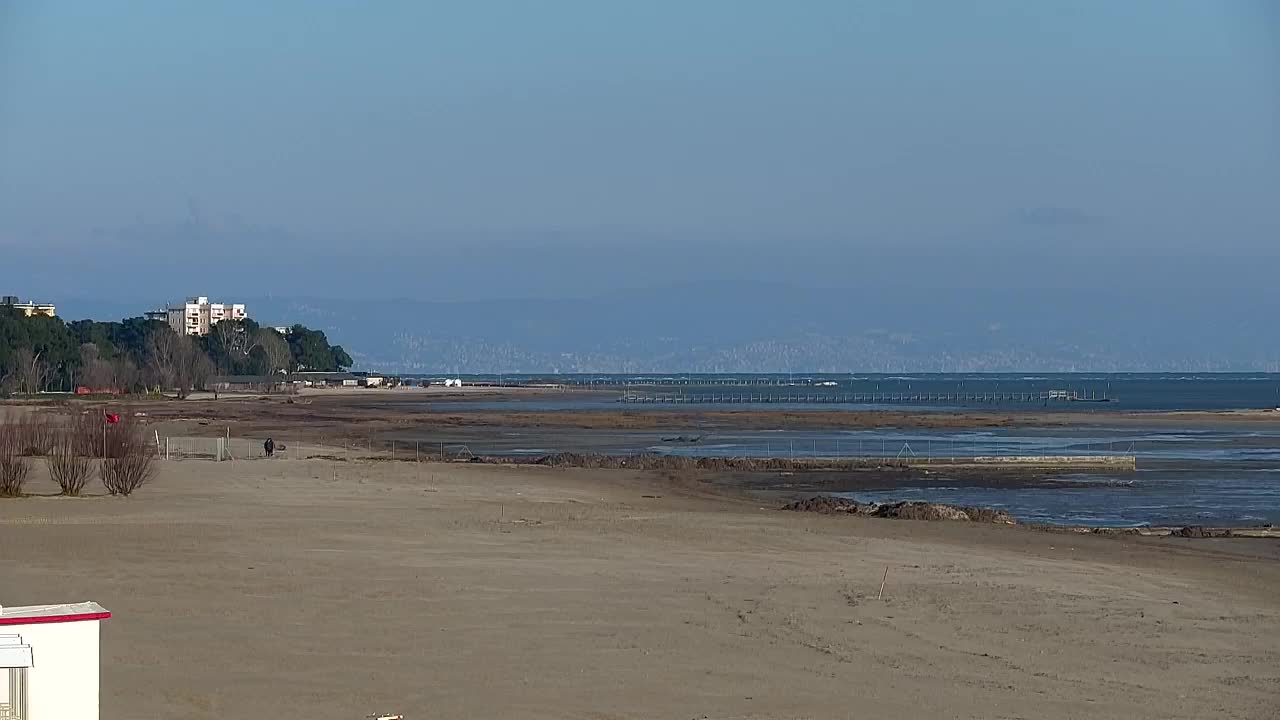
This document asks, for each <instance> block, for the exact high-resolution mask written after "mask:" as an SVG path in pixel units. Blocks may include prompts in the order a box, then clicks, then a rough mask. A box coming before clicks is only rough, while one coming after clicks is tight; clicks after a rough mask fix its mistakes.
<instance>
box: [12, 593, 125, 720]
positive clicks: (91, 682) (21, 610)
mask: <svg viewBox="0 0 1280 720" xmlns="http://www.w3.org/2000/svg"><path fill="white" fill-rule="evenodd" d="M109 617H111V613H110V612H108V611H107V610H106V609H105V608H103V607H102V606H101V605H99V604H97V603H92V602H84V603H74V604H70V605H31V606H26V607H0V718H5V720H41V719H42V718H77V720H97V718H98V625H99V623H100V622H101V621H103V620H105V619H107V618H109Z"/></svg>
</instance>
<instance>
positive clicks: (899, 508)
mask: <svg viewBox="0 0 1280 720" xmlns="http://www.w3.org/2000/svg"><path fill="white" fill-rule="evenodd" d="M782 509H783V510H790V511H793V512H816V513H823V514H826V515H837V514H845V515H860V516H862V517H878V518H894V519H897V520H958V521H961V522H980V523H995V524H1001V525H1016V524H1017V521H1016V520H1014V519H1013V516H1011V515H1009V513H1007V512H1005V511H1004V510H997V509H995V508H984V507H967V506H963V505H947V504H945V503H931V502H891V503H860V502H858V501H857V500H850V499H849V498H842V497H833V496H830V495H819V496H816V497H811V498H808V499H805V500H796V501H795V502H792V503H788V504H786V505H784V506H783V507H782Z"/></svg>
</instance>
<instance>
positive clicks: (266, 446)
mask: <svg viewBox="0 0 1280 720" xmlns="http://www.w3.org/2000/svg"><path fill="white" fill-rule="evenodd" d="M262 449H263V450H266V451H267V457H272V456H273V455H275V452H276V441H275V440H272V439H271V438H267V441H266V442H264V443H262Z"/></svg>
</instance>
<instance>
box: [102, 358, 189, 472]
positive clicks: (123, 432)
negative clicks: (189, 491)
mask: <svg viewBox="0 0 1280 720" xmlns="http://www.w3.org/2000/svg"><path fill="white" fill-rule="evenodd" d="M206 362H207V361H206ZM104 449H105V451H106V452H105V453H104V454H105V455H106V457H104V458H103V459H102V464H101V466H100V467H99V470H98V473H99V475H100V476H101V477H102V485H103V486H104V487H106V489H107V492H109V493H111V494H112V495H126V496H127V495H130V494H132V493H133V491H134V490H137V489H138V488H139V487H142V485H143V484H145V483H146V482H147V481H148V480H150V479H151V476H152V475H154V474H155V470H156V466H155V461H156V449H155V447H153V446H152V444H151V442H150V440H149V438H148V437H147V434H146V428H145V427H143V425H142V423H140V422H138V421H137V420H135V419H134V418H133V417H132V416H130V415H128V414H125V413H121V415H120V422H119V423H117V424H115V425H112V426H110V427H109V428H107V433H106V440H105V443H104Z"/></svg>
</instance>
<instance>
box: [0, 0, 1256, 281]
mask: <svg viewBox="0 0 1280 720" xmlns="http://www.w3.org/2000/svg"><path fill="white" fill-rule="evenodd" d="M1275 8H1276V4H1275V3H1272V2H1268V1H1267V0H1258V1H1257V2H1247V1H1240V2H1226V1H1224V2H1203V1H1200V0H1194V1H1188V2H1175V1H1170V0H1151V1H1149V2H1141V1H1138V0H1125V1H1123V2H1120V1H1116V0H1102V1H1098V2H1015V1H1012V0H1011V1H1009V2H978V3H953V2H941V1H940V2H905V1H890V0H885V1H883V2H855V1H854V0H806V1H805V2H793V3H787V2H779V1H773V2H748V1H746V0H679V1H675V0H672V1H663V0H646V1H645V2H626V3H624V2H604V1H601V0H581V1H574V2H569V1H567V0H553V1H548V2H532V1H528V2H484V1H482V0H476V1H474V2H448V3H445V2H426V1H420V2H373V3H370V2H313V1H308V2H283V1H276V2H232V1H230V0H227V1H223V2H208V1H200V2H175V1H173V0H164V1H156V2H129V3H111V2H100V1H99V0H85V1H83V2H72V1H66V2H58V1H56V0H50V1H48V2H37V1H35V0H32V1H31V2H21V1H9V2H6V1H4V0H0V247H6V246H7V247H9V248H10V250H11V251H13V253H14V254H12V255H11V256H10V257H11V258H16V259H17V262H10V263H7V264H5V265H7V267H6V266H5V265H0V281H2V282H0V284H2V285H4V286H5V287H15V288H17V289H18V290H20V291H21V292H23V293H24V294H31V293H34V294H38V295H44V294H47V290H46V289H52V290H54V291H56V292H60V293H67V292H70V291H71V290H73V289H77V288H78V289H81V290H85V291H86V292H92V291H100V290H101V289H102V288H104V287H105V285H104V283H103V282H102V281H101V280H100V279H98V278H94V277H93V276H92V275H91V274H89V273H86V274H85V275H76V274H75V273H76V272H81V271H87V270H88V269H90V268H91V267H92V266H93V265H94V264H95V263H97V262H99V261H100V260H101V259H106V258H112V259H115V260H117V261H119V262H120V264H121V268H120V274H119V275H117V276H115V278H114V279H113V282H117V283H119V282H120V279H121V278H125V279H130V276H129V273H130V272H131V269H135V270H136V272H142V271H143V270H146V269H149V268H150V269H159V270H167V271H173V272H172V273H171V274H169V275H168V276H167V277H164V278H162V279H159V280H155V281H154V282H155V284H156V287H157V292H159V293H161V294H169V293H175V292H181V290H180V288H182V287H187V286H188V285H192V284H195V283H200V284H201V287H202V288H205V289H207V291H208V292H211V293H215V294H218V293H225V292H249V291H252V289H253V288H254V286H255V285H260V284H262V283H263V282H266V279H265V278H267V277H269V276H265V275H256V274H254V273H253V272H247V273H243V274H235V275H234V276H228V274H227V273H225V272H221V271H220V272H215V271H214V270H211V269H210V266H211V265H218V264H221V263H222V262H224V258H225V255H226V254H228V253H240V252H243V253H249V254H252V256H254V257H269V256H270V255H271V252H272V250H273V249H274V251H275V252H276V253H277V254H278V255H279V256H287V257H291V258H292V259H291V260H290V261H289V262H290V264H291V266H292V267H297V268H299V269H301V270H306V271H308V272H312V273H315V274H318V275H322V276H324V277H326V278H329V279H331V280H332V279H333V278H336V277H337V275H336V274H334V272H335V269H338V268H341V269H345V270H350V269H352V268H353V267H357V268H363V270H364V271H363V272H357V273H356V274H355V275H353V276H352V277H351V279H350V281H349V284H348V285H346V286H345V287H344V286H340V285H335V286H334V287H331V288H330V291H329V292H327V293H325V294H328V295H341V294H343V292H350V293H352V294H366V295H367V294H374V295H392V294H406V295H412V296H417V297H429V298H453V297H458V298H461V297H483V296H486V295H503V296H511V295H519V294H521V293H531V294H542V295H548V294H556V293H560V292H563V293H565V294H574V293H577V292H591V291H593V290H595V289H597V288H599V287H601V286H603V285H605V284H607V283H622V284H627V285H633V286H634V285H642V284H645V283H646V282H647V280H646V277H648V276H649V275H648V273H650V272H651V271H653V270H654V269H656V268H659V267H660V265H658V264H652V265H651V266H650V265H645V264H644V262H643V256H644V254H645V253H646V252H647V251H650V250H665V249H670V248H672V247H676V248H681V247H683V248H690V250H689V253H690V255H689V257H690V258H691V259H692V260H697V261H701V262H704V263H708V262H711V261H714V260H717V259H718V260H719V261H718V262H712V263H711V264H713V265H715V266H716V268H717V269H716V270H714V272H717V273H719V274H720V275H721V276H723V277H724V278H727V279H730V280H732V279H734V278H744V277H754V276H759V275H762V274H772V273H779V274H780V275H781V278H780V279H783V280H787V279H796V278H805V277H807V276H808V274H809V273H814V272H816V273H817V277H818V279H819V280H820V281H822V282H825V283H827V284H833V283H834V284H838V283H839V282H840V281H841V278H842V277H845V276H846V275H847V273H843V272H840V271H837V270H836V269H834V268H833V267H832V263H830V262H825V261H824V260H823V259H824V258H828V257H829V258H837V259H839V260H840V261H841V262H852V261H853V260H854V259H856V258H859V257H863V258H865V257H883V258H887V259H886V262H891V261H895V259H897V260H900V259H902V258H904V257H910V256H911V255H912V254H913V253H917V252H919V253H928V254H929V255H930V257H935V258H943V260H938V261H936V262H935V266H936V267H934V270H935V271H937V272H939V273H944V274H945V272H946V270H947V269H948V268H952V267H954V265H952V264H951V260H946V258H952V259H954V258H956V257H964V258H967V260H966V262H971V263H973V264H976V265H982V264H984V263H987V262H988V260H987V258H992V257H999V256H1002V254H1006V255H1011V256H1015V257H1021V258H1022V260H1023V265H1020V266H1019V267H1022V268H1034V267H1036V266H1037V264H1038V263H1045V262H1049V263H1066V266H1067V267H1068V268H1069V269H1070V272H1066V273H1065V274H1064V275H1062V276H1061V277H1057V278H1055V279H1054V282H1057V283H1059V284H1062V283H1067V284H1069V283H1070V282H1071V280H1070V278H1071V277H1073V275H1072V273H1074V272H1075V271H1076V270H1079V269H1080V268H1082V267H1087V266H1090V265H1096V264H1098V263H1100V262H1103V261H1104V260H1105V259H1106V258H1107V257H1114V256H1117V255H1121V256H1125V257H1128V258H1130V261H1132V259H1133V258H1140V257H1150V256H1151V254H1152V253H1153V252H1159V253H1165V254H1167V255H1169V256H1170V257H1173V258H1186V260H1185V261H1178V260H1174V261H1169V260H1168V259H1165V260H1164V261H1162V262H1164V266H1165V267H1167V268H1173V269H1174V274H1175V275H1176V274H1177V270H1178V269H1179V268H1181V269H1186V268H1190V267H1194V266H1195V265H1196V264H1197V263H1198V262H1200V261H1203V260H1205V259H1206V258H1209V259H1212V258H1213V257H1217V258H1219V262H1221V263H1225V265H1224V268H1223V269H1222V273H1223V274H1222V277H1223V278H1227V280H1224V282H1230V280H1229V278H1231V277H1232V274H1231V273H1232V269H1231V265H1232V264H1233V263H1236V262H1240V263H1243V264H1244V265H1246V266H1247V267H1246V268H1245V271H1246V272H1254V273H1260V274H1261V275H1262V276H1264V277H1265V276H1267V275H1268V274H1269V275H1270V276H1271V277H1272V278H1273V279H1274V277H1275V275H1276V271H1277V270H1280V261H1277V260H1276V258H1277V255H1278V252H1277V250H1276V246H1277V245H1280V209H1278V208H1280V12H1277V11H1276V10H1275ZM184 239H202V240H204V241H205V248H206V249H205V250H204V251H202V252H201V253H199V255H200V258H199V262H196V263H191V262H190V261H191V257H192V256H191V253H190V252H189V251H187V250H179V249H175V248H177V247H178V243H179V241H181V240H184ZM33 244H34V245H35V246H38V249H39V251H38V252H37V251H35V250H33V249H32V247H33ZM212 246H217V247H219V248H222V251H221V252H220V253H214V252H213V251H212ZM302 247H307V248H310V251H309V252H308V253H307V254H306V255H304V256H301V257H299V256H298V255H297V250H298V249H299V248H302ZM14 248H18V249H16V250H15V249H14ZM494 248H498V249H499V250H495V249H494ZM924 248H927V250H924ZM1028 248H1030V249H1028ZM374 251H381V252H395V253H399V254H401V255H403V256H405V257H407V258H411V259H412V260H413V261H414V263H415V264H416V263H420V264H418V265H416V267H417V268H418V269H420V272H411V271H408V270H407V269H406V267H404V266H400V267H394V268H391V269H388V270H387V271H386V274H385V279H383V278H384V274H383V272H382V271H380V270H379V269H377V268H376V267H374V266H373V265H372V264H370V265H359V266H353V265H352V264H351V263H352V262H355V261H358V260H359V259H360V258H361V257H362V256H363V255H365V254H368V253H371V252H374ZM797 257H799V258H801V260H795V258H797ZM431 258H447V259H449V260H448V263H456V264H455V265H454V267H453V269H451V270H442V269H441V268H440V267H438V266H434V267H433V266H432V263H430V262H429V260H430V259H431ZM467 258H470V259H471V260H472V261H473V263H474V262H476V261H478V259H480V258H485V259H486V265H485V268H484V270H483V271H482V272H481V271H477V270H476V268H475V265H474V264H473V265H470V266H468V267H466V268H465V269H462V270H459V268H458V265H460V264H464V262H465V260H466V259H467ZM787 258H790V259H791V260H792V261H791V262H787V261H785V259H787ZM1223 258H1226V259H1225V260H1223ZM1157 261H1158V262H1160V261H1159V259H1158V258H1157ZM1158 262H1157V264H1158ZM192 265H194V267H192ZM815 265H816V266H817V269H816V270H815V269H814V266H815ZM1125 267H1126V270H1125V271H1124V272H1125V273H1128V272H1129V270H1128V268H1130V267H1133V266H1128V265H1126V266H1125ZM606 270H608V271H612V272H616V273H617V274H616V277H613V278H611V279H609V280H607V281H602V280H600V278H599V276H600V274H601V272H602V271H606ZM686 270H687V268H686V269H677V270H676V271H675V272H674V277H676V279H679V278H680V277H684V275H682V273H685V272H686ZM1064 272H1065V271H1064ZM530 275H534V276H536V278H535V279H532V280H531V279H529V276H530ZM175 278H177V279H175ZM537 278H541V279H537ZM773 279H779V278H777V277H775V278H773ZM1171 282H1172V284H1177V283H1178V282H1182V281H1181V280H1177V281H1171ZM128 287H129V288H130V289H131V291H133V292H135V293H138V292H144V291H143V290H142V289H140V288H139V286H138V284H136V283H133V282H129V283H128ZM300 288H301V284H300V283H298V282H296V281H292V280H289V279H287V278H286V279H277V281H276V287H275V290H277V291H280V292H297V291H300Z"/></svg>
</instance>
